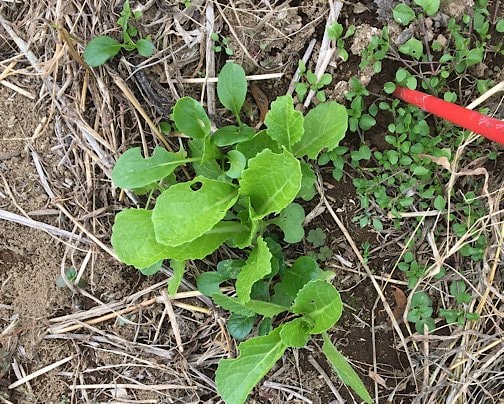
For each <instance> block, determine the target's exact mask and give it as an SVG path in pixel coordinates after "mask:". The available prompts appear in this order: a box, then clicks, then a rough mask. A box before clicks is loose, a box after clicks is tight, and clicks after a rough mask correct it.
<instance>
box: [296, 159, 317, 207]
mask: <svg viewBox="0 0 504 404" xmlns="http://www.w3.org/2000/svg"><path fill="white" fill-rule="evenodd" d="M301 173H302V174H303V177H302V178H301V189H300V190H299V192H298V194H297V198H301V199H303V200H304V201H311V200H312V199H313V197H314V196H315V194H316V193H317V190H316V188H315V184H316V183H317V176H316V175H315V173H314V172H313V168H312V166H311V164H308V163H305V162H304V161H301Z"/></svg>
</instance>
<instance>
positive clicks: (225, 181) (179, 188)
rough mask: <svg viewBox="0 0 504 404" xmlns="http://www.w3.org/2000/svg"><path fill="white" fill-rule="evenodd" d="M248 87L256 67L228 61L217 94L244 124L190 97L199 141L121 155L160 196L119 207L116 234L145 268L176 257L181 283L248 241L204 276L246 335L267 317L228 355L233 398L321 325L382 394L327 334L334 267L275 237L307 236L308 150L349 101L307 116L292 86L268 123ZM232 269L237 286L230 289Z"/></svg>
mask: <svg viewBox="0 0 504 404" xmlns="http://www.w3.org/2000/svg"><path fill="white" fill-rule="evenodd" d="M246 92H247V82H246V80H245V72H244V71H243V69H242V68H241V67H240V66H238V65H236V64H233V63H227V64H226V65H225V66H224V67H223V68H222V70H221V72H220V74H219V80H218V84H217V94H218V97H219V100H220V102H221V103H222V105H224V107H226V108H227V109H228V110H229V111H231V112H232V113H233V115H234V116H235V118H236V121H237V125H228V126H224V127H222V128H219V129H218V130H217V131H215V132H214V133H211V132H212V131H211V125H210V120H209V118H208V116H207V114H206V112H205V110H204V109H203V107H202V106H201V105H200V104H199V103H198V102H197V101H196V100H194V99H192V98H189V97H184V98H181V99H180V100H178V101H177V103H176V105H175V107H174V108H173V120H174V123H175V125H176V127H177V129H178V130H179V131H181V132H182V133H184V134H185V135H186V136H187V137H189V138H190V140H189V143H188V150H187V151H186V150H183V149H181V150H179V151H178V152H168V151H166V150H165V149H163V148H160V147H158V148H156V149H155V150H154V153H153V155H152V157H150V158H143V157H142V155H141V152H140V148H134V149H131V150H128V151H127V152H125V153H124V154H123V155H122V156H121V157H120V158H119V160H118V161H117V164H116V166H115V167H114V170H113V171H112V180H113V182H114V183H115V185H116V186H119V187H121V188H127V189H131V190H133V191H136V192H137V193H141V194H149V198H148V200H147V204H146V206H145V207H144V208H136V209H125V210H123V211H122V212H120V213H119V214H117V216H116V219H115V223H114V226H113V229H112V245H113V247H114V249H115V252H116V253H117V255H118V256H119V258H120V259H121V260H122V261H123V262H125V263H127V264H130V265H133V266H135V267H136V268H138V269H140V270H142V272H144V273H146V272H148V273H155V272H156V270H158V269H159V267H160V266H161V263H162V262H163V261H164V260H166V259H170V260H171V265H172V267H173V266H174V265H175V266H176V268H177V271H176V275H177V276H176V280H174V281H173V284H172V282H170V286H171V291H172V292H174V291H176V286H177V285H178V283H179V281H180V279H181V277H182V274H183V271H184V262H185V261H186V260H198V259H204V258H205V257H207V256H208V255H210V254H212V253H213V252H214V251H216V250H217V249H218V248H219V247H220V246H222V245H224V244H226V245H228V246H229V247H233V248H235V249H237V250H241V255H243V256H244V259H243V260H226V261H222V262H220V263H219V264H218V265H217V271H212V272H206V273H203V274H201V276H200V277H199V278H198V281H197V282H198V287H199V288H200V290H201V291H202V293H205V294H207V295H209V296H211V297H212V299H213V300H214V302H215V304H217V305H219V306H221V307H222V308H224V309H226V310H228V311H229V312H231V313H232V315H231V317H230V318H229V323H228V329H229V331H230V332H231V334H232V335H234V336H235V337H237V338H238V339H243V338H246V337H247V335H248V334H249V333H250V331H251V330H252V328H253V327H254V325H255V324H256V320H257V319H259V318H260V319H261V321H260V324H259V326H258V333H259V335H260V336H258V337H255V338H251V339H249V340H247V341H246V342H243V343H241V344H240V346H239V350H240V355H239V356H238V357H237V358H236V359H226V360H222V361H221V362H220V363H219V366H218V369H217V372H216V385H217V390H218V392H219V394H220V395H221V397H222V398H223V399H224V401H225V402H227V403H243V402H245V400H246V399H247V396H248V394H249V393H250V392H251V390H252V389H253V387H254V386H255V385H256V384H257V383H258V382H259V381H260V380H261V379H262V378H263V377H264V375H266V373H267V372H268V371H269V370H270V369H271V368H272V366H273V365H274V364H275V362H276V361H277V360H279V359H280V358H281V357H282V355H283V354H284V352H285V350H286V349H287V348H289V347H297V348H299V347H303V346H304V345H305V344H306V343H307V342H308V341H309V339H310V338H311V336H312V335H316V334H322V335H323V336H324V339H325V341H324V347H323V351H324V353H326V356H327V357H328V360H329V361H330V362H331V363H332V365H333V366H334V367H335V369H336V371H337V372H338V374H340V376H341V377H342V379H343V380H344V381H345V383H347V384H348V385H349V386H350V387H351V388H353V389H354V390H355V391H356V392H357V394H359V396H360V397H361V398H362V399H363V400H365V401H366V402H371V398H370V396H369V394H368V393H367V392H366V390H365V388H364V386H363V384H362V382H361V381H360V379H359V378H358V376H357V374H356V373H355V372H354V371H353V370H352V369H351V367H350V365H349V364H348V363H347V362H346V360H344V358H343V357H342V356H341V354H340V353H339V352H338V351H337V350H336V348H335V347H334V345H332V343H331V341H330V339H329V337H328V336H327V335H325V334H324V333H325V332H326V331H327V330H329V329H330V328H331V327H332V326H333V325H334V324H335V323H336V322H337V321H338V319H339V317H340V315H341V311H342V303H341V299H340V297H339V293H338V291H337V290H336V289H335V288H334V286H333V285H332V284H331V283H330V276H329V275H330V273H329V274H328V273H327V272H324V271H322V270H321V269H320V268H319V267H318V265H317V262H316V261H315V260H313V259H312V258H310V257H300V258H298V259H297V260H296V261H295V262H294V264H293V265H292V267H290V268H285V263H284V259H283V255H282V247H281V246H280V244H279V243H278V242H277V241H275V238H277V234H276V232H277V229H281V231H282V232H283V241H284V242H286V243H296V242H299V241H301V240H302V239H303V237H304V230H303V228H302V223H303V220H304V210H303V208H302V207H301V205H299V204H297V203H296V202H294V200H295V199H296V198H297V197H304V198H306V197H307V196H309V195H312V196H313V188H314V183H315V178H316V177H315V175H314V173H313V170H312V168H311V166H310V165H309V164H308V159H310V160H312V159H316V158H317V157H318V155H319V154H320V152H321V151H322V150H328V151H331V150H334V149H335V148H336V147H337V146H338V144H339V141H340V140H341V139H342V138H343V137H344V135H345V132H346V129H347V114H346V110H345V108H344V107H343V106H341V105H339V104H337V103H336V102H328V103H324V104H320V105H318V106H317V107H316V108H314V109H312V110H311V111H309V112H308V113H307V114H306V115H305V116H303V114H302V113H301V112H299V111H296V110H295V109H294V104H293V99H292V97H291V96H289V95H286V96H281V97H278V98H277V99H276V100H275V101H273V103H272V104H271V109H270V110H269V112H268V114H267V115H266V119H265V125H266V128H267V129H266V130H261V131H259V132H256V131H255V129H254V128H252V127H250V126H248V125H246V124H245V123H243V122H242V121H241V118H240V111H241V109H242V106H243V104H244V102H245V96H246ZM187 164H191V165H192V171H194V173H195V175H196V176H195V177H194V178H192V179H187V180H186V181H178V182H177V179H178V178H179V177H176V176H174V172H175V170H176V169H177V168H178V167H180V166H182V165H187ZM154 196H155V203H154V206H153V207H151V206H150V201H151V200H153V197H154ZM174 269H175V268H174ZM229 280H231V281H232V282H234V285H235V290H236V295H228V294H224V293H222V292H221V291H220V290H219V286H220V284H221V283H222V282H225V281H229ZM172 285H173V286H172ZM279 314H282V318H285V315H286V314H288V316H289V320H290V321H288V322H284V323H282V324H280V325H279V326H277V327H276V328H273V325H274V319H275V317H276V316H278V315H279Z"/></svg>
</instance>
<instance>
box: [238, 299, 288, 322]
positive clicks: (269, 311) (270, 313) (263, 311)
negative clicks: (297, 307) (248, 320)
mask: <svg viewBox="0 0 504 404" xmlns="http://www.w3.org/2000/svg"><path fill="white" fill-rule="evenodd" d="M245 307H246V308H248V309H250V310H252V311H253V312H254V313H257V314H259V315H261V316H264V317H268V318H271V317H274V316H277V315H278V314H280V313H283V312H285V311H287V310H289V308H288V307H285V306H281V305H279V304H275V303H270V302H263V301H262V300H251V301H249V302H248V303H246V304H245Z"/></svg>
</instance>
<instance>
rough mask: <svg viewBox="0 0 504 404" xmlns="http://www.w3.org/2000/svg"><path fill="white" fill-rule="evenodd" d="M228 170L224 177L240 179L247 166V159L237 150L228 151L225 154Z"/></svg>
mask: <svg viewBox="0 0 504 404" xmlns="http://www.w3.org/2000/svg"><path fill="white" fill-rule="evenodd" d="M227 158H228V163H229V169H228V170H227V171H226V175H227V176H228V177H229V178H240V176H241V174H242V172H243V170H244V169H245V166H246V165H247V159H246V158H245V156H244V155H243V154H241V153H240V152H239V151H238V150H230V151H228V153H227Z"/></svg>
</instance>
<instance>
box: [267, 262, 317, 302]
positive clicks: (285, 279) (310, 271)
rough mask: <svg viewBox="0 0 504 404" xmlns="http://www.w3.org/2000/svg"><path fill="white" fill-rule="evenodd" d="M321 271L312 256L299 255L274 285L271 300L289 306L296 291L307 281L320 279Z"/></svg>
mask: <svg viewBox="0 0 504 404" xmlns="http://www.w3.org/2000/svg"><path fill="white" fill-rule="evenodd" d="M322 273H323V271H322V270H321V269H320V267H319V266H318V264H317V261H315V259H313V258H312V257H308V256H302V257H299V258H298V259H297V260H296V261H295V262H294V264H293V265H292V266H291V267H290V268H288V269H287V270H286V271H285V273H284V274H283V276H282V280H281V282H279V283H277V284H276V285H275V294H274V295H273V299H272V301H273V302H274V303H277V304H281V305H285V306H290V305H291V304H292V302H293V301H294V299H295V298H296V296H297V294H298V292H299V291H300V290H301V289H302V288H303V286H305V285H306V284H307V283H308V282H310V281H313V280H316V279H320V278H321V276H322Z"/></svg>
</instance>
